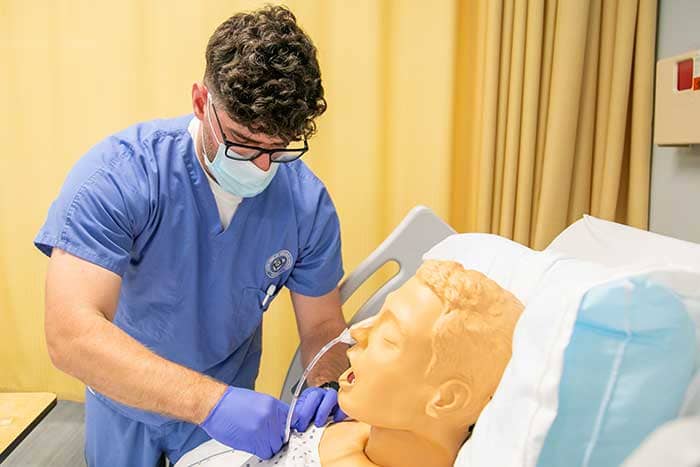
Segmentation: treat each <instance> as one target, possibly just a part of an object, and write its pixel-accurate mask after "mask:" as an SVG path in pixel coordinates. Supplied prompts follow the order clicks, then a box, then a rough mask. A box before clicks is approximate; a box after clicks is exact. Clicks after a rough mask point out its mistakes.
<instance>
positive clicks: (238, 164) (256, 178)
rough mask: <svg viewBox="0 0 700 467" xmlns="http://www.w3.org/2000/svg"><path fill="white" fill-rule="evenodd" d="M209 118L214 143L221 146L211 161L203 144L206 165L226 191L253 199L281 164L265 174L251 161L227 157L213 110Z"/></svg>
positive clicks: (275, 165) (265, 186)
mask: <svg viewBox="0 0 700 467" xmlns="http://www.w3.org/2000/svg"><path fill="white" fill-rule="evenodd" d="M209 102H211V96H210V97H209ZM207 117H208V120H209V128H210V129H211V133H212V135H214V141H216V142H217V143H218V144H219V148H218V149H217V151H216V156H214V160H213V161H210V160H209V156H208V155H207V150H206V149H205V148H206V145H205V144H202V149H203V150H204V163H205V164H207V168H208V169H209V171H210V172H211V174H212V175H213V176H214V178H216V181H217V183H218V184H219V185H220V186H221V188H223V189H224V190H225V191H227V192H229V193H231V194H232V195H235V196H240V197H241V198H252V197H253V196H256V195H258V194H260V193H262V192H263V191H264V190H265V188H267V187H268V185H269V184H270V182H272V179H273V178H274V177H275V174H276V173H277V169H278V168H279V164H272V165H271V166H270V169H269V170H268V171H267V172H265V171H264V170H262V169H260V168H258V166H256V165H255V164H253V162H251V161H239V160H236V159H231V158H228V157H226V145H225V144H223V143H219V140H218V138H217V137H216V133H215V132H214V127H213V125H212V123H211V109H210V112H208V114H207Z"/></svg>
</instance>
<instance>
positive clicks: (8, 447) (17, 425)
mask: <svg viewBox="0 0 700 467" xmlns="http://www.w3.org/2000/svg"><path fill="white" fill-rule="evenodd" d="M55 406H56V394H51V393H48V392H4V393H0V462H2V461H3V460H5V458H7V456H9V455H10V452H12V450H13V449H15V448H16V447H17V445H19V443H20V442H21V441H22V440H23V439H24V438H25V437H26V436H27V435H28V434H29V433H30V432H31V431H32V430H33V429H34V427H35V426H36V425H37V424H38V423H39V422H40V421H41V420H42V419H43V418H44V417H45V416H46V415H47V414H48V413H49V412H50V411H51V409H53V408H54V407H55Z"/></svg>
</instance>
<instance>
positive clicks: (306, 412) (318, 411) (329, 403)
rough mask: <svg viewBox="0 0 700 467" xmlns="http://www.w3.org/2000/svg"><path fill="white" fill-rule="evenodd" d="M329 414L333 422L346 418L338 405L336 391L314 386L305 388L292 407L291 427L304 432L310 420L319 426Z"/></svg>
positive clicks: (323, 423)
mask: <svg viewBox="0 0 700 467" xmlns="http://www.w3.org/2000/svg"><path fill="white" fill-rule="evenodd" d="M331 416H332V417H333V421H334V422H341V421H343V420H345V419H346V418H347V415H345V412H343V411H342V410H341V408H340V407H339V406H338V393H337V391H335V389H324V388H316V387H314V388H307V389H305V390H304V392H302V393H301V396H299V399H298V400H297V404H296V406H295V407H294V415H293V416H292V428H294V429H295V430H297V431H298V432H304V431H306V430H307V429H308V428H309V425H310V424H311V421H312V420H313V422H314V425H316V426H317V427H319V428H320V427H322V426H323V425H325V424H326V422H327V421H328V417H331Z"/></svg>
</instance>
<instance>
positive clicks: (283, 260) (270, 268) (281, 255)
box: [265, 250, 294, 279]
mask: <svg viewBox="0 0 700 467" xmlns="http://www.w3.org/2000/svg"><path fill="white" fill-rule="evenodd" d="M293 264H294V263H293V261H292V254H291V253H290V252H289V251H288V250H280V251H278V252H277V253H275V254H274V255H272V256H270V257H269V258H268V259H267V262H266V263H265V274H266V275H267V277H269V278H270V279H274V278H275V277H277V276H279V275H280V274H282V273H283V272H285V271H289V270H290V269H292V265H293Z"/></svg>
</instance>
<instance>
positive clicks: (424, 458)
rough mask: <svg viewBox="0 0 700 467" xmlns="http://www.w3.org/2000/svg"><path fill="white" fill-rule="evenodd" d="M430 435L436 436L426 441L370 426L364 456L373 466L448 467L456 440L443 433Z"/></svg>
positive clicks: (409, 433) (418, 437)
mask: <svg viewBox="0 0 700 467" xmlns="http://www.w3.org/2000/svg"><path fill="white" fill-rule="evenodd" d="M434 434H435V435H437V436H433V437H432V439H429V438H427V437H424V436H421V435H419V434H417V433H414V432H411V431H404V430H391V429H386V428H378V427H374V426H373V427H372V428H371V429H370V434H369V438H368V439H367V444H366V446H365V451H364V452H365V455H366V456H367V458H368V459H369V460H370V461H371V462H372V463H373V464H375V465H379V466H382V467H424V466H426V465H430V466H432V467H443V466H444V467H451V466H452V465H453V464H454V460H455V458H456V457H457V451H458V449H459V446H460V444H461V442H460V440H450V439H448V438H449V436H444V433H437V432H434ZM441 435H443V436H441Z"/></svg>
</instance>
